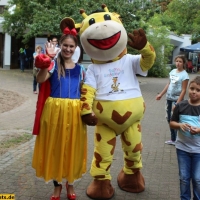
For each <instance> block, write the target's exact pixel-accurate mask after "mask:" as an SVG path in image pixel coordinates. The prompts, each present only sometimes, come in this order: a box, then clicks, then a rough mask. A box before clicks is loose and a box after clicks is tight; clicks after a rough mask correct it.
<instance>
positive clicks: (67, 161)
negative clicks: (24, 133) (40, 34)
mask: <svg viewBox="0 0 200 200" xmlns="http://www.w3.org/2000/svg"><path fill="white" fill-rule="evenodd" d="M65 29H68V28H67V27H66V28H65ZM68 32H70V33H68V34H65V33H64V32H63V35H62V36H61V38H60V52H59V53H58V56H57V58H55V55H56V54H57V52H56V51H55V45H53V44H52V42H51V41H50V43H48V44H47V45H46V52H47V54H48V55H49V56H50V57H51V58H53V59H52V61H50V59H49V58H48V57H47V56H46V55H39V56H37V57H36V62H35V63H36V66H37V67H38V68H40V70H39V72H38V74H37V81H38V82H39V83H41V86H40V93H39V97H40V95H41V94H42V93H41V89H42V88H43V85H42V84H44V83H47V81H49V87H50V96H49V97H48V98H47V99H46V101H45V104H44V108H43V109H42V114H41V118H40V121H39V122H40V125H39V127H40V128H39V134H38V135H37V138H36V142H35V148H34V154H33V162H32V166H33V168H34V169H35V170H36V176H37V177H40V178H41V177H43V178H44V180H45V181H46V182H49V181H50V180H52V179H53V180H54V181H53V183H54V193H53V195H52V197H51V200H60V194H61V190H62V179H66V190H67V198H68V199H69V200H75V199H76V194H75V191H74V187H73V183H74V181H75V180H77V179H79V178H81V177H82V175H83V174H84V173H86V166H87V165H86V163H87V133H86V125H85V124H84V123H83V122H82V119H81V116H80V110H81V105H82V104H81V101H80V87H81V82H82V81H83V77H84V75H83V74H84V73H83V72H84V70H83V69H82V67H81V66H80V65H79V64H76V63H74V62H73V60H72V55H73V54H74V51H75V48H76V46H77V42H78V40H77V37H76V35H77V33H76V30H75V29H72V30H69V31H68ZM79 56H80V55H79ZM40 59H41V60H42V62H39V60H40ZM45 61H49V62H51V63H53V65H49V64H48V63H47V64H45ZM49 66H53V67H52V68H51V69H49ZM44 91H45V92H46V91H47V90H46V88H45V90H44ZM33 134H34V133H33ZM36 134H37V133H36Z"/></svg>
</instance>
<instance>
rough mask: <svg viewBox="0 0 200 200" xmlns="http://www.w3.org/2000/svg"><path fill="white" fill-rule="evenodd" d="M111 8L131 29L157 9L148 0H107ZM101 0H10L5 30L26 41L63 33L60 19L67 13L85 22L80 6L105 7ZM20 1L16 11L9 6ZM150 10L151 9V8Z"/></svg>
mask: <svg viewBox="0 0 200 200" xmlns="http://www.w3.org/2000/svg"><path fill="white" fill-rule="evenodd" d="M104 3H105V4H106V5H107V6H108V9H109V10H110V11H111V12H117V13H119V14H120V15H121V18H122V21H123V24H124V26H125V28H126V30H127V31H128V32H130V31H132V30H133V29H136V28H138V27H141V26H142V28H144V29H146V28H147V26H146V25H145V24H143V23H141V19H142V18H143V21H146V20H148V19H149V18H150V17H151V16H152V15H153V13H154V10H153V11H152V12H150V11H149V10H150V8H151V4H149V1H148V0H143V1H142V2H141V0H135V1H134V3H128V1H124V0H118V1H116V0H104ZM101 4H102V3H101V1H99V0H93V1H88V0H74V1H71V0H43V1H41V0H32V1H27V0H10V1H9V5H8V7H7V9H6V10H5V12H4V14H3V17H4V19H5V21H4V22H3V30H4V32H7V33H9V34H10V35H12V36H16V37H17V38H20V37H23V38H24V40H23V41H24V43H26V42H28V40H29V39H30V38H32V37H36V36H40V35H43V34H47V35H51V34H53V35H60V34H61V32H60V28H59V24H60V21H61V20H62V19H63V18H64V17H66V16H70V17H72V18H73V19H74V20H75V22H81V21H82V16H81V15H80V14H79V10H80V9H81V8H84V9H85V10H86V13H88V14H90V13H91V11H93V10H97V9H100V8H101ZM13 5H16V8H15V10H14V12H13V13H10V12H9V8H10V7H12V6H13ZM147 11H148V12H147Z"/></svg>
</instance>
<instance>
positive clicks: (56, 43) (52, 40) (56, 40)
mask: <svg viewBox="0 0 200 200" xmlns="http://www.w3.org/2000/svg"><path fill="white" fill-rule="evenodd" d="M51 42H52V44H53V45H55V47H57V48H59V45H58V39H57V37H53V38H52V39H51Z"/></svg>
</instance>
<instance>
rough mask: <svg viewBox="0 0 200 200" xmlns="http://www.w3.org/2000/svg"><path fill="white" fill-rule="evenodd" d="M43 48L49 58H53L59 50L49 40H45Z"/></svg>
mask: <svg viewBox="0 0 200 200" xmlns="http://www.w3.org/2000/svg"><path fill="white" fill-rule="evenodd" d="M45 49H46V53H47V55H48V56H49V57H51V58H54V57H55V56H56V54H57V53H58V51H59V49H58V48H56V45H55V44H53V43H52V41H51V40H50V42H48V41H47V42H46V44H45Z"/></svg>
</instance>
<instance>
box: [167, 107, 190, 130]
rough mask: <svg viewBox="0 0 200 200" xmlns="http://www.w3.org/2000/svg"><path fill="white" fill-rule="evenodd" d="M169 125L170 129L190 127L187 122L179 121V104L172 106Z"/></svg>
mask: <svg viewBox="0 0 200 200" xmlns="http://www.w3.org/2000/svg"><path fill="white" fill-rule="evenodd" d="M169 126H170V128H172V129H181V130H182V131H188V130H190V128H191V126H190V125H189V124H187V123H180V120H179V104H177V105H176V107H175V108H174V111H173V114H172V117H171V121H170V124H169Z"/></svg>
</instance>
